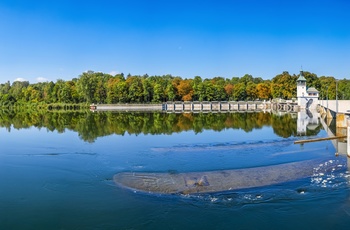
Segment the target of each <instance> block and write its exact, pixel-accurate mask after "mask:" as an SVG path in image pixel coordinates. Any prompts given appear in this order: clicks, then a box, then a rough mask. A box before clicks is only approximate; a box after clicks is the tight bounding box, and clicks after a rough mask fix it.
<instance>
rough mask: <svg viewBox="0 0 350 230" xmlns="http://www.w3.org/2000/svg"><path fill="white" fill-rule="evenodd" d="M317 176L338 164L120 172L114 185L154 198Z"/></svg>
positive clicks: (320, 161)
mask: <svg viewBox="0 0 350 230" xmlns="http://www.w3.org/2000/svg"><path fill="white" fill-rule="evenodd" d="M316 169H317V170H318V171H317V173H325V172H334V171H335V170H339V169H341V168H339V163H338V162H337V161H335V160H332V159H330V160H329V159H314V160H307V161H301V162H292V163H286V164H279V165H270V166H264V167H256V168H244V169H233V170H220V171H206V172H187V173H148V172H122V173H118V174H116V175H114V177H113V180H114V182H115V183H116V184H117V185H119V186H120V187H123V188H127V189H130V190H133V191H141V192H146V193H155V194H199V193H216V192H223V191H233V190H238V189H246V188H254V187H261V186H267V185H273V184H279V183H283V182H288V181H293V180H296V179H300V178H306V177H311V176H312V175H313V173H314V172H315V170H316Z"/></svg>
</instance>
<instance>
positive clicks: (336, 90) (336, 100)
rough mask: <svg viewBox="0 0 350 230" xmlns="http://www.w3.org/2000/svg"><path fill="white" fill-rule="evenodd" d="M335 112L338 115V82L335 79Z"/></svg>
mask: <svg viewBox="0 0 350 230" xmlns="http://www.w3.org/2000/svg"><path fill="white" fill-rule="evenodd" d="M335 111H336V113H337V114H338V80H337V79H335Z"/></svg>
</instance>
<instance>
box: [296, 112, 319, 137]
mask: <svg viewBox="0 0 350 230" xmlns="http://www.w3.org/2000/svg"><path fill="white" fill-rule="evenodd" d="M318 125H319V121H318V114H317V112H316V111H315V110H312V111H310V110H308V109H306V110H300V111H299V112H298V120H297V134H298V135H299V136H305V135H306V131H307V130H316V128H317V127H318Z"/></svg>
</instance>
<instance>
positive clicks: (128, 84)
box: [0, 71, 350, 106]
mask: <svg viewBox="0 0 350 230" xmlns="http://www.w3.org/2000/svg"><path fill="white" fill-rule="evenodd" d="M303 75H304V77H305V78H306V80H307V86H308V87H315V88H316V89H317V90H318V91H319V95H320V99H327V98H328V99H335V97H336V88H337V89H338V98H339V99H344V100H349V99H350V80H347V79H342V80H338V81H337V80H336V79H335V78H334V77H330V76H321V77H317V75H316V74H314V73H310V72H306V71H305V72H304V73H303ZM298 77H299V75H295V74H293V75H291V74H289V72H287V71H285V72H283V73H281V74H278V75H276V76H275V77H273V78H272V79H271V80H263V79H262V78H260V77H253V76H252V75H249V74H246V75H244V76H243V77H232V78H231V79H229V78H223V77H214V78H211V79H208V78H205V79H203V78H202V77H200V76H195V77H194V78H190V79H187V78H185V79H183V78H181V77H178V76H172V75H163V76H148V75H147V74H145V75H142V76H140V75H131V74H128V75H127V76H126V77H125V76H124V74H123V73H121V74H116V75H114V76H113V75H110V74H106V73H102V72H94V71H87V72H84V73H82V74H81V75H80V76H79V77H78V78H74V79H72V80H68V81H65V80H62V79H59V80H57V81H56V82H53V81H51V82H40V83H34V84H30V83H29V82H28V81H15V82H13V83H12V84H11V83H10V82H9V81H8V82H6V83H3V84H0V105H1V106H8V105H15V104H21V103H43V104H54V103H66V104H79V103H101V104H105V103H108V104H116V103H160V102H165V101H231V100H240V101H245V100H257V99H259V100H269V99H273V98H282V99H292V98H295V97H296V81H297V79H298Z"/></svg>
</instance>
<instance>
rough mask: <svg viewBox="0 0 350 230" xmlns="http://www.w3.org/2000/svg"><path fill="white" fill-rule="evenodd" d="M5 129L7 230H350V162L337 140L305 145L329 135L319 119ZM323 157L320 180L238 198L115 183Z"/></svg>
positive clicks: (3, 210)
mask: <svg viewBox="0 0 350 230" xmlns="http://www.w3.org/2000/svg"><path fill="white" fill-rule="evenodd" d="M308 117H309V116H308ZM315 117H316V118H317V116H315V115H313V119H314V118H315ZM309 118H310V117H309ZM304 119H307V117H304ZM305 121H306V120H304V124H305ZM0 127H2V128H0V137H1V138H0V146H1V150H0V229H293V230H294V229H298V228H299V229H306V228H311V229H313V228H317V229H334V228H336V229H348V227H349V225H350V219H349V216H350V214H349V213H350V196H349V192H350V190H349V178H350V173H349V166H348V165H349V163H347V161H348V159H347V158H346V157H344V156H342V155H340V156H338V157H335V156H334V153H335V148H334V146H333V145H332V143H331V142H330V141H324V142H314V143H309V144H305V145H302V146H301V145H294V144H293V142H294V140H296V139H299V138H305V137H303V135H312V136H315V137H324V136H326V135H327V134H326V132H325V130H323V129H322V127H321V126H320V125H317V124H314V123H313V122H312V123H310V122H309V123H308V124H307V125H306V126H305V127H304V128H305V129H304V131H303V133H301V132H299V131H300V130H301V129H299V128H300V127H299V128H298V118H297V116H295V115H293V116H292V115H290V114H284V115H276V114H270V113H257V114H254V113H242V114H229V113H228V114H166V113H146V114H143V113H90V112H87V113H51V112H50V113H40V112H35V113H25V112H22V113H14V112H11V111H7V112H2V113H0ZM298 130H299V131H298ZM127 134H130V135H127ZM314 159H321V160H323V162H322V164H317V165H316V166H313V167H312V168H309V169H311V176H310V177H305V178H304V177H302V178H299V179H296V180H292V181H286V182H283V183H278V184H273V185H266V186H262V187H254V188H246V189H239V190H235V191H223V192H217V193H204V194H200V195H199V194H191V195H184V194H182V195H164V194H163V195H159V194H158V195H150V194H145V193H141V192H134V191H132V190H131V191H130V190H126V189H124V188H120V187H118V186H116V185H115V184H114V182H113V175H115V174H118V173H123V172H131V173H132V172H135V173H139V172H152V173H153V172H155V173H168V174H179V173H186V172H201V171H220V170H230V169H242V170H244V169H247V168H254V167H261V166H270V165H281V164H284V163H292V162H297V163H298V162H306V161H308V160H314ZM326 164H327V165H326ZM324 167H329V169H330V170H328V171H327V170H326V171H325V170H323V169H324ZM282 170H283V169H282ZM261 176H262V177H263V176H264V175H261ZM208 182H209V181H208Z"/></svg>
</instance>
